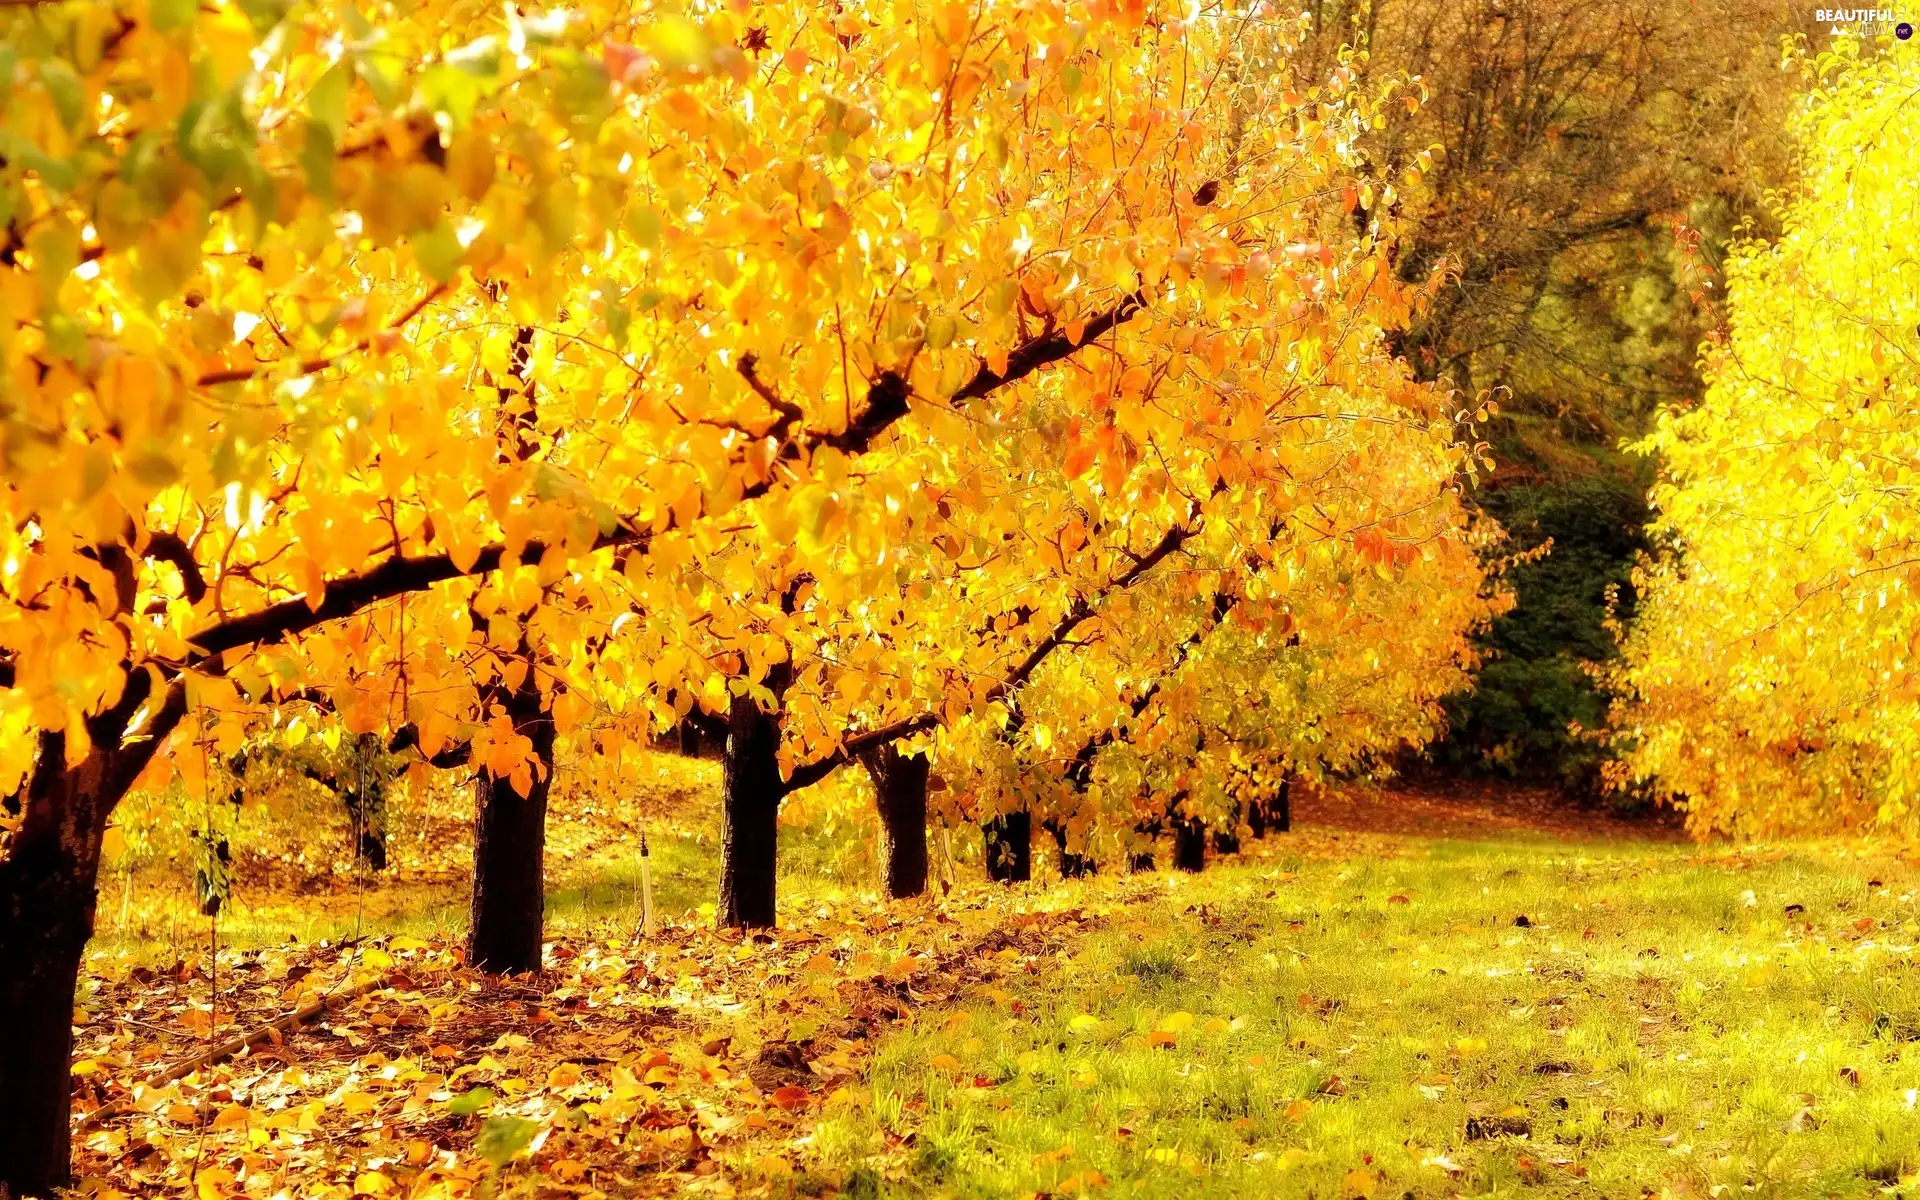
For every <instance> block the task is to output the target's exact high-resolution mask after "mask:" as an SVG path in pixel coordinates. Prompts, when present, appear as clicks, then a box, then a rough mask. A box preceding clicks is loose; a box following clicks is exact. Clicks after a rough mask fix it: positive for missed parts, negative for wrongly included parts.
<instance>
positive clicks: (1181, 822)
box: [1173, 817, 1207, 871]
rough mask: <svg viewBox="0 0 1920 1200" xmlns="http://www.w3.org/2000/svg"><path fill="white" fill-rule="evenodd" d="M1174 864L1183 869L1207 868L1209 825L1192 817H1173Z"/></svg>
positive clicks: (1198, 869)
mask: <svg viewBox="0 0 1920 1200" xmlns="http://www.w3.org/2000/svg"><path fill="white" fill-rule="evenodd" d="M1173 865H1174V866H1175V867H1177V868H1179V869H1180V870H1182V871H1204V870H1206V868H1207V827H1206V825H1205V824H1203V823H1201V822H1200V821H1196V820H1194V819H1193V818H1192V817H1175V818H1174V819H1173Z"/></svg>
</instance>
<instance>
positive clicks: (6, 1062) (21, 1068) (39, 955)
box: [0, 732, 165, 1196]
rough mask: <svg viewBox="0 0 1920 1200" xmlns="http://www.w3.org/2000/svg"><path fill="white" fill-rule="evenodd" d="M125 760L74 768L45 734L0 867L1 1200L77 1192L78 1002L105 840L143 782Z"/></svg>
mask: <svg viewBox="0 0 1920 1200" xmlns="http://www.w3.org/2000/svg"><path fill="white" fill-rule="evenodd" d="M159 736H160V737H165V733H164V732H162V733H160V734H159ZM96 744H97V743H96ZM151 753H152V750H151V749H150V748H149V749H147V750H145V751H144V752H143V753H141V754H140V755H139V756H138V757H139V759H140V761H141V762H142V763H144V761H145V758H146V757H147V756H149V755H151ZM122 757H129V756H126V755H116V754H113V753H110V752H106V751H101V750H97V749H96V750H95V751H94V752H93V753H91V754H89V755H88V756H87V758H86V759H85V760H84V761H83V762H81V763H80V764H79V765H78V766H76V767H73V768H71V769H69V768H67V766H66V738H65V736H64V735H62V734H42V735H41V739H40V758H39V763H38V765H37V767H36V769H35V771H34V773H33V776H32V778H31V779H30V780H29V781H28V783H27V786H26V788H25V790H24V794H23V795H22V796H20V797H18V798H17V799H15V800H13V801H10V802H9V807H10V808H12V809H14V811H16V812H17V813H18V815H19V818H20V824H19V826H18V828H17V829H16V831H15V833H14V837H13V844H12V847H11V848H10V850H9V852H8V854H7V857H6V858H5V859H4V860H0V1195H9V1194H10V1195H13V1196H50V1195H52V1194H53V1189H55V1188H58V1187H65V1186H67V1184H68V1182H69V1177H70V1172H71V1166H72V1158H71V1152H72V1148H71V1146H70V1144H69V1143H70V1139H71V1132H70V1121H71V1113H72V1095H71V1084H70V1082H69V1076H68V1061H67V1060H68V1055H69V1054H70V1053H71V1052H72V1049H73V998H74V991H75V989H76V988H77V986H78V984H79V980H80V964H81V960H82V957H83V956H84V954H85V952H86V947H87V939H88V938H89V937H91V936H92V935H93V917H94V904H95V900H96V899H97V896H98V891H97V883H98V879H99V872H100V841H101V838H102V837H103V836H104V835H105V833H106V825H107V817H108V815H109V814H110V813H111V812H112V810H113V805H114V802H115V801H116V800H118V799H119V796H120V795H121V793H123V792H124V791H125V790H126V787H127V785H128V784H129V783H131V781H132V774H133V772H132V771H123V770H120V769H119V764H118V763H116V759H119V758H122ZM137 769H138V767H137V766H135V767H134V768H133V770H134V771H137Z"/></svg>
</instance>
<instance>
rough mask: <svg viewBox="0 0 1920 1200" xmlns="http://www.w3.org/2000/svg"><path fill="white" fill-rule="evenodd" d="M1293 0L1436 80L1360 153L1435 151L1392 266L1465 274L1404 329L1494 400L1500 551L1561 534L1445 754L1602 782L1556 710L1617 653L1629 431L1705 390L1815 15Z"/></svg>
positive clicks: (1767, 218) (1523, 592) (1421, 356)
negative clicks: (1734, 263)
mask: <svg viewBox="0 0 1920 1200" xmlns="http://www.w3.org/2000/svg"><path fill="white" fill-rule="evenodd" d="M1305 7H1306V10H1307V11H1308V12H1309V13H1310V14H1311V15H1312V19H1313V21H1314V25H1313V29H1314V31H1315V39H1316V40H1315V41H1314V42H1313V45H1314V46H1315V47H1317V48H1318V50H1317V52H1318V53H1319V54H1321V55H1323V56H1326V57H1331V56H1332V55H1333V54H1334V53H1335V52H1336V50H1337V47H1338V46H1340V45H1341V44H1343V43H1345V42H1349V41H1352V40H1355V39H1356V38H1359V37H1364V38H1365V42H1366V45H1367V47H1368V51H1369V53H1368V56H1367V59H1366V62H1365V66H1364V68H1363V69H1365V70H1368V71H1380V72H1386V73H1390V74H1401V73H1404V74H1408V75H1416V76H1418V78H1419V80H1420V83H1421V86H1422V87H1424V88H1425V89H1426V91H1427V93H1428V96H1429V101H1428V103H1426V104H1424V105H1422V106H1421V109H1420V111H1419V112H1418V113H1417V114H1414V115H1412V116H1410V117H1408V118H1407V119H1406V120H1403V121H1397V122H1394V123H1392V124H1390V125H1389V126H1388V127H1387V129H1386V130H1384V131H1383V132H1382V133H1380V134H1378V135H1376V136H1375V142H1374V145H1373V147H1372V148H1373V149H1374V151H1375V157H1376V159H1377V161H1379V162H1380V163H1381V164H1382V166H1383V168H1384V169H1385V171H1386V173H1387V174H1388V175H1389V177H1391V176H1392V175H1394V174H1397V172H1398V171H1399V170H1401V169H1402V168H1404V167H1405V166H1407V165H1410V164H1417V163H1419V162H1420V161H1422V155H1423V154H1431V156H1432V161H1433V168H1432V169H1431V170H1430V171H1427V172H1426V173H1425V174H1424V177H1423V180H1422V184H1421V186H1419V187H1416V188H1409V189H1405V190H1404V193H1403V194H1402V195H1400V196H1398V197H1396V201H1397V204H1398V211H1399V213H1400V215H1401V216H1402V217H1403V218H1404V221H1403V222H1402V232H1401V233H1400V235H1399V245H1398V248H1397V252H1396V262H1397V264H1398V268H1399V271H1400V273H1401V276H1402V277H1403V278H1407V279H1417V278H1424V277H1425V276H1426V275H1427V274H1428V273H1429V272H1431V271H1433V270H1434V269H1435V268H1436V266H1437V265H1439V264H1441V263H1443V262H1444V263H1445V264H1447V267H1448V269H1449V270H1450V271H1451V272H1452V275H1453V279H1454V281H1455V285H1454V286H1452V287H1449V288H1445V289H1442V290H1441V291H1440V292H1439V293H1438V295H1437V297H1436V302H1435V303H1434V304H1433V305H1432V306H1431V307H1430V308H1428V309H1426V310H1425V311H1423V312H1422V313H1421V314H1419V315H1418V316H1417V318H1416V319H1415V320H1414V321H1413V322H1412V324H1411V326H1410V328H1409V329H1408V330H1407V331H1406V334H1405V337H1404V341H1403V342H1402V343H1401V344H1402V346H1403V349H1404V352H1405V354H1406V355H1407V357H1408V359H1409V361H1410V362H1411V363H1412V364H1413V366H1414V369H1415V371H1416V372H1418V373H1419V374H1420V375H1421V377H1423V378H1441V377H1444V378H1446V379H1449V380H1451V381H1452V382H1453V383H1454V384H1455V385H1456V386H1457V387H1458V388H1460V389H1461V390H1462V391H1463V392H1464V393H1465V394H1467V395H1480V394H1483V393H1486V394H1491V395H1493V396H1495V398H1496V399H1497V401H1498V404H1499V412H1498V413H1497V415H1495V416H1494V418H1493V419H1492V420H1491V421H1489V422H1488V424H1487V427H1486V434H1485V436H1486V438H1487V440H1488V441H1489V442H1490V443H1491V444H1492V445H1493V447H1494V457H1495V459H1496V460H1497V462H1498V464H1499V465H1498V468H1497V470H1496V472H1495V474H1494V476H1493V478H1492V479H1491V480H1490V482H1489V486H1487V487H1484V488H1480V489H1476V491H1475V493H1474V503H1475V504H1476V505H1477V506H1479V507H1480V508H1481V510H1482V511H1484V512H1486V513H1488V514H1489V515H1491V516H1493V517H1495V518H1496V519H1497V520H1498V521H1500V523H1501V524H1502V525H1503V526H1505V527H1506V528H1507V529H1508V530H1509V532H1510V535H1511V536H1510V541H1509V542H1508V544H1507V545H1505V546H1503V547H1502V548H1501V550H1500V553H1501V554H1502V555H1503V556H1513V555H1519V554H1521V553H1523V552H1525V551H1529V550H1534V549H1537V548H1539V547H1541V546H1542V545H1544V544H1546V543H1547V542H1548V541H1549V539H1551V541H1552V543H1553V550H1552V552H1551V553H1550V554H1548V555H1547V556H1546V557H1545V558H1544V559H1542V560H1540V561H1538V562H1533V563H1528V564H1524V565H1521V566H1520V567H1519V569H1517V570H1516V571H1515V573H1514V575H1513V577H1512V578H1513V586H1514V588H1515V592H1516V595H1517V597H1518V604H1517V606H1516V607H1515V608H1514V610H1513V611H1512V612H1511V613H1510V614H1508V615H1507V616H1505V617H1503V618H1501V619H1500V620H1498V621H1496V623H1495V625H1494V627H1493V629H1492V631H1491V633H1490V634H1489V636H1488V637H1487V639H1486V640H1485V642H1484V643H1483V648H1484V649H1485V650H1486V651H1487V652H1488V653H1489V656H1490V661H1489V664H1488V669H1487V671H1486V672H1484V673H1483V675H1482V676H1481V677H1480V679H1479V682H1478V684H1477V686H1476V688H1475V690H1474V692H1473V693H1472V694H1471V695H1467V694H1463V695H1461V696H1459V697H1457V698H1456V699H1455V700H1454V701H1452V702H1450V713H1451V715H1452V718H1453V721H1452V729H1451V730H1450V732H1449V734H1448V738H1447V741H1446V743H1445V744H1444V745H1442V746H1441V747H1439V748H1438V750H1437V756H1438V757H1440V758H1441V759H1442V760H1443V761H1446V762H1450V763H1452V764H1455V765H1457V766H1460V767H1464V768H1467V769H1484V770H1494V771H1499V772H1502V773H1509V774H1519V775H1525V776H1528V777H1532V778H1538V779H1544V780H1549V781H1553V782H1557V783H1561V784H1567V785H1572V786H1574V787H1575V788H1577V789H1579V790H1582V791H1589V792H1592V791H1597V790H1598V787H1597V785H1598V782H1599V775H1600V772H1599V764H1600V761H1601V760H1602V759H1603V758H1604V757H1605V754H1604V750H1603V747H1601V746H1599V745H1598V744H1597V743H1595V742H1594V741H1593V740H1592V739H1590V738H1586V737H1581V736H1576V735H1575V734H1574V733H1572V732H1571V731H1570V728H1569V727H1570V725H1571V724H1572V723H1574V722H1578V723H1579V724H1580V725H1581V726H1583V727H1584V728H1586V729H1592V728H1594V725H1595V721H1596V719H1597V718H1598V717H1599V715H1600V714H1602V713H1604V711H1605V709H1606V706H1607V697H1606V695H1605V691H1604V689H1603V688H1600V687H1598V686H1597V685H1596V683H1595V681H1594V680H1593V678H1592V677H1591V676H1590V674H1589V673H1588V672H1587V670H1586V669H1585V668H1584V666H1583V665H1582V664H1583V663H1584V662H1588V661H1595V660H1604V659H1606V658H1607V657H1609V656H1610V654H1611V648H1610V640H1611V639H1610V638H1608V637H1607V636H1606V635H1605V634H1604V632H1603V631H1602V624H1603V622H1604V621H1605V619H1606V617H1607V609H1606V603H1605V597H1606V594H1607V589H1608V587H1609V585H1618V586H1617V587H1616V592H1617V594H1618V596H1619V599H1620V602H1621V604H1622V605H1623V606H1629V607H1630V605H1631V602H1632V589H1631V587H1630V586H1627V577H1628V575H1629V574H1630V572H1631V568H1632V564H1633V560H1634V557H1635V555H1636V554H1637V553H1638V552H1639V550H1640V549H1641V548H1642V547H1643V546H1644V544H1645V543H1644V536H1643V534H1642V532H1641V526H1642V525H1643V523H1644V521H1645V515H1646V514H1645V509H1644V506H1643V505H1642V504H1641V503H1640V502H1639V497H1640V496H1642V495H1643V494H1644V493H1645V491H1646V489H1647V487H1648V485H1649V484H1650V483H1651V482H1652V472H1651V470H1650V469H1649V465H1648V463H1647V462H1646V460H1644V459H1640V458H1637V457H1635V456H1631V455H1625V454H1622V453H1621V448H1620V443H1621V441H1622V439H1630V438H1635V437H1639V436H1641V435H1642V434H1644V433H1645V432H1647V431H1648V429H1649V428H1650V423H1651V421H1652V419H1653V416H1654V414H1655V413H1656V412H1657V411H1658V409H1659V407H1660V406H1661V405H1663V404H1669V403H1682V402H1685V401H1686V400H1687V399H1690V398H1691V397H1693V396H1695V395H1697V394H1698V393H1699V391H1700V389H1701V384H1700V380H1699V377H1698V373H1697V371H1696V367H1695V364H1696V359H1697V353H1696V351H1697V347H1698V344H1699V342H1700V339H1701V338H1702V336H1703V335H1705V334H1706V332H1707V331H1708V330H1709V329H1711V328H1712V327H1713V325H1714V324H1715V321H1716V320H1717V318H1716V316H1715V312H1714V301H1715V298H1716V296H1717V286H1716V285H1717V276H1716V273H1717V271H1718V268H1719V266H1720V263H1721V259H1722V258H1723V257H1724V255H1725V252H1726V249H1727V247H1728V244H1729V242H1730V240H1731V239H1732V238H1733V237H1734V235H1735V232H1736V230H1738V229H1740V228H1741V227H1742V225H1743V223H1744V222H1747V221H1753V222H1756V224H1755V225H1754V227H1753V228H1754V229H1755V230H1756V231H1760V232H1765V231H1767V230H1769V229H1771V228H1772V227H1773V226H1772V221H1773V213H1772V209H1771V206H1770V205H1769V203H1768V202H1767V200H1766V196H1767V193H1768V191H1769V189H1771V188H1774V187H1776V186H1778V184H1779V182H1780V181H1781V180H1782V179H1783V178H1785V177H1786V174H1787V171H1788V164H1789V156H1790V146H1789V143H1788V139H1787V137H1786V135H1785V115H1786V111H1787V106H1788V104H1789V103H1790V101H1791V99H1792V96H1793V92H1794V83H1793V79H1792V77H1791V75H1790V73H1788V72H1784V71H1782V70H1781V68H1780V59H1781V54H1780V48H1781V40H1782V38H1784V37H1793V36H1805V37H1809V38H1814V39H1816V40H1815V41H1814V43H1813V44H1815V45H1821V44H1825V41H1826V40H1827V38H1828V29H1827V27H1826V26H1816V25H1815V24H1814V22H1813V21H1812V17H1813V12H1812V10H1810V9H1804V8H1801V7H1798V6H1793V5H1785V4H1778V3H1759V4H1746V3H1739V4H1732V3H1715V2H1708V0H1699V2H1696V0H1626V2H1613V0H1605V2H1592V3H1589V2H1584V0H1473V2H1469V3H1452V2H1439V0H1372V2H1370V3H1364V4H1362V3H1351V2H1349V0H1329V2H1327V3H1320V4H1313V5H1308V6H1305ZM1374 207H1375V203H1374V202H1373V201H1371V200H1369V201H1368V202H1367V203H1366V204H1365V205H1363V208H1365V209H1366V210H1368V211H1371V210H1372V209H1373V208H1374ZM1628 611H1629V608H1628V607H1623V608H1622V610H1621V611H1620V613H1619V614H1618V615H1619V616H1621V617H1625V616H1626V615H1628Z"/></svg>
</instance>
